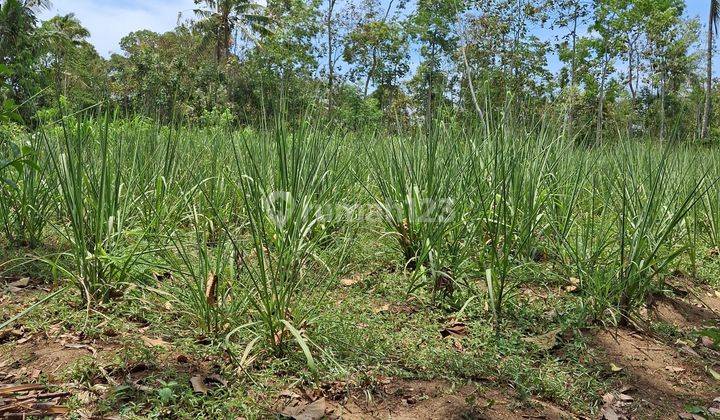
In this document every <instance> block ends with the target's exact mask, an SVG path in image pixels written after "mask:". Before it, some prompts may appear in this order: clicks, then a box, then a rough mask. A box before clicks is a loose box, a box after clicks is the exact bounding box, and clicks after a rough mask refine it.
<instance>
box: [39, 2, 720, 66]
mask: <svg viewBox="0 0 720 420" xmlns="http://www.w3.org/2000/svg"><path fill="white" fill-rule="evenodd" d="M383 1H385V0H383ZM439 1H442V0H439ZM262 2H263V3H264V0H262ZM52 3H53V8H52V9H51V10H49V11H44V12H43V13H42V14H41V15H40V18H41V19H43V20H44V19H48V18H50V17H52V16H54V15H56V14H66V13H75V15H76V16H77V17H78V18H79V19H80V21H81V22H82V24H83V25H84V26H85V27H86V28H88V30H89V31H90V41H91V42H92V43H93V44H94V45H95V48H96V49H97V51H98V53H100V54H101V55H103V56H105V57H108V56H109V55H110V53H111V52H120V45H119V43H120V39H121V38H122V37H124V36H125V35H127V34H128V33H130V32H132V31H136V30H138V29H150V30H153V31H156V32H164V31H168V30H171V29H173V28H174V27H175V26H176V24H177V22H178V19H179V18H188V17H191V16H192V15H193V9H194V8H195V4H194V1H193V0H52ZM685 4H686V6H687V9H686V15H687V16H689V17H700V21H701V22H702V23H703V25H704V24H705V22H706V20H707V18H706V16H707V12H708V9H709V4H710V0H686V2H685ZM703 38H704V36H703ZM549 62H550V67H551V70H556V68H554V67H557V65H558V64H557V60H556V59H553V58H552V57H550V59H549ZM715 67H716V70H720V66H718V65H716V66H715ZM719 72H720V71H719Z"/></svg>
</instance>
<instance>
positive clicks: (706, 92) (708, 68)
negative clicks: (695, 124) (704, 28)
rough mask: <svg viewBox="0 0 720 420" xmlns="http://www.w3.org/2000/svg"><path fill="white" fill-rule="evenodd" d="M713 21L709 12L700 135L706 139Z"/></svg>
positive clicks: (709, 112) (710, 88) (710, 93)
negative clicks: (703, 106) (703, 103)
mask: <svg viewBox="0 0 720 420" xmlns="http://www.w3.org/2000/svg"><path fill="white" fill-rule="evenodd" d="M713 23H714V16H713V14H712V12H711V13H710V19H709V20H708V42H707V75H706V80H705V110H704V111H703V120H702V132H701V134H700V137H701V138H702V139H703V140H706V139H707V136H708V132H709V129H710V114H711V112H712V59H713V35H714V31H713Z"/></svg>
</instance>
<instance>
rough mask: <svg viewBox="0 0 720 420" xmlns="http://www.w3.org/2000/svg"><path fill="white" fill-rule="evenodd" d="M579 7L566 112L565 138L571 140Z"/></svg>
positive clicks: (575, 17) (575, 14)
mask: <svg viewBox="0 0 720 420" xmlns="http://www.w3.org/2000/svg"><path fill="white" fill-rule="evenodd" d="M579 13H580V11H579V10H578V5H577V4H576V5H575V13H574V14H573V29H572V62H571V65H570V97H569V98H568V100H569V103H568V105H567V109H566V110H565V129H564V132H565V137H566V138H571V137H572V136H573V124H574V118H575V115H574V112H573V102H574V100H575V74H576V71H577V59H576V55H577V25H578V14H579Z"/></svg>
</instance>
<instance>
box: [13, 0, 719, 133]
mask: <svg viewBox="0 0 720 420" xmlns="http://www.w3.org/2000/svg"><path fill="white" fill-rule="evenodd" d="M1 3H2V4H1V6H0V77H1V79H0V81H1V83H0V101H2V104H3V107H2V118H3V119H4V121H5V122H7V121H14V123H15V127H16V129H19V128H18V127H21V126H25V127H35V126H37V125H39V124H42V123H43V122H48V121H53V120H56V119H57V118H59V116H60V115H61V114H68V113H72V112H78V111H83V112H88V113H93V112H98V110H100V109H105V110H107V109H110V110H113V111H114V112H118V113H119V115H120V116H144V117H148V118H152V119H155V120H158V121H161V122H163V123H167V122H173V121H175V122H177V121H180V122H183V123H191V124H216V123H225V124H258V123H260V122H261V121H263V119H266V118H267V117H270V116H273V115H277V114H278V113H279V112H281V111H282V112H285V113H286V114H287V116H288V117H289V118H291V119H292V118H295V117H300V116H303V115H306V114H307V113H309V112H310V113H313V115H321V116H323V117H327V118H329V119H332V120H334V121H336V122H337V123H338V124H342V125H343V126H344V127H347V128H348V129H353V128H358V127H368V126H371V127H379V128H382V129H383V130H387V131H390V132H395V131H402V130H406V129H408V128H411V127H428V128H429V127H431V126H432V124H433V123H432V122H433V121H438V120H441V119H442V120H444V121H448V120H452V121H457V122H460V123H463V124H472V123H476V122H477V121H479V120H485V119H486V118H489V117H488V115H489V114H490V115H493V114H497V113H503V114H512V115H513V116H514V117H515V118H516V119H518V120H519V121H521V122H525V123H527V124H528V126H530V125H533V124H535V123H537V122H538V121H542V120H551V121H553V122H554V123H555V124H556V126H561V127H562V128H563V131H564V132H565V133H567V134H569V135H571V136H573V137H575V138H577V139H582V140H583V141H587V142H592V143H598V142H603V141H608V140H610V139H612V138H615V137H617V136H618V134H619V133H622V134H623V135H626V134H629V135H631V136H634V137H652V138H659V139H681V140H698V139H704V140H706V141H712V140H713V139H720V124H717V123H715V122H716V121H718V119H719V118H718V116H719V115H718V109H719V108H720V107H718V106H713V103H715V104H717V102H718V101H719V100H720V91H719V90H718V88H717V84H716V83H713V80H712V78H713V68H712V56H713V51H714V49H715V47H716V45H715V43H714V42H713V38H715V37H716V32H717V24H718V13H719V12H718V9H719V6H718V1H717V0H709V1H708V2H707V20H706V21H703V22H701V21H699V20H698V19H695V18H688V17H686V14H685V13H684V11H685V10H684V9H685V7H686V4H685V2H684V1H682V0H596V1H582V0H484V1H473V0H443V1H428V0H307V1H306V0H268V1H267V3H266V4H265V5H263V6H261V5H259V4H256V3H253V2H252V1H251V0H196V9H195V10H193V11H191V12H188V13H185V14H184V15H180V16H179V17H178V25H177V27H176V28H175V29H174V30H173V31H170V32H166V33H162V34H160V33H156V32H152V31H150V30H141V31H136V32H132V33H130V34H128V35H127V36H125V37H124V38H123V39H122V41H121V49H122V52H121V53H118V54H112V55H111V56H110V57H109V58H107V59H106V58H103V57H102V56H101V55H99V54H98V52H97V51H96V50H95V48H94V47H93V45H92V44H91V43H90V42H89V35H90V34H89V32H88V30H87V29H86V28H84V27H83V24H82V22H80V21H79V20H78V19H77V18H76V17H75V15H73V14H67V15H60V16H55V17H53V18H51V19H49V20H46V21H42V22H41V21H40V20H39V18H38V14H39V13H40V12H41V11H43V10H47V9H48V8H49V7H50V4H49V2H48V1H45V0H4V1H2V2H1ZM540 33H552V34H553V35H552V36H547V37H543V38H541V37H539V36H538V34H540ZM550 60H554V61H555V60H559V62H560V64H559V65H557V63H555V64H554V65H552V66H551V65H549V61H550ZM551 67H555V68H557V71H551V70H550V68H551ZM7 126H8V125H7V124H6V127H7ZM6 129H7V128H6Z"/></svg>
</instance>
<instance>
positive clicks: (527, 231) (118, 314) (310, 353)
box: [0, 119, 720, 417]
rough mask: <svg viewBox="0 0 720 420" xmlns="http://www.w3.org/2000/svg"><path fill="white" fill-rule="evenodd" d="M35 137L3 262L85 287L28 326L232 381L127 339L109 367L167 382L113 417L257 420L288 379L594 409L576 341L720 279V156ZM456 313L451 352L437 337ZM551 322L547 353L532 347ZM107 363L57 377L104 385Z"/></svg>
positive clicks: (134, 396)
mask: <svg viewBox="0 0 720 420" xmlns="http://www.w3.org/2000/svg"><path fill="white" fill-rule="evenodd" d="M38 135H39V136H41V138H42V139H43V141H42V142H35V143H32V145H33V147H34V148H35V149H36V150H35V154H33V156H35V157H36V158H35V159H36V162H39V164H36V165H30V166H26V167H19V169H20V171H19V172H17V171H16V172H13V174H14V175H13V177H14V179H15V181H14V182H12V184H13V185H11V183H7V184H5V185H4V186H3V191H2V193H3V197H8V198H7V199H6V200H5V201H4V202H3V206H2V208H3V212H2V213H0V220H1V221H2V222H3V226H5V229H4V232H3V233H4V237H3V243H2V244H0V245H2V246H3V247H4V248H3V249H4V250H5V249H6V250H7V253H5V254H3V257H2V258H1V259H0V264H2V265H0V270H2V271H3V272H4V273H5V275H13V276H15V275H19V274H22V273H30V274H31V275H32V276H33V277H35V276H38V277H45V278H46V279H47V280H51V279H50V278H47V277H54V278H53V279H52V280H54V281H55V282H56V283H57V285H58V286H65V285H68V284H72V285H75V286H77V288H76V289H72V288H68V289H67V290H66V291H65V292H63V293H61V294H60V295H59V296H58V297H57V298H56V299H55V300H54V301H53V302H51V303H48V304H46V306H45V307H43V309H42V312H40V311H35V312H31V313H30V314H29V315H27V316H26V317H25V318H24V319H23V320H22V322H23V324H24V325H25V326H26V327H27V328H29V329H30V330H31V331H33V332H41V331H42V332H46V333H47V332H49V331H50V329H51V328H53V327H54V326H56V325H59V326H60V329H61V331H63V332H73V333H78V332H82V334H84V336H86V337H90V338H94V339H97V340H100V341H102V340H105V339H106V338H107V332H108V331H113V332H114V333H116V335H117V336H120V337H122V336H124V335H127V334H133V331H136V330H137V329H138V328H143V334H145V335H147V336H153V337H163V338H164V339H166V340H167V341H169V342H171V343H172V346H173V349H174V350H173V351H174V352H176V353H182V354H183V355H184V356H187V357H188V358H190V359H192V360H195V361H198V366H193V369H199V368H201V367H202V369H204V370H211V371H215V372H218V373H221V374H223V375H225V376H226V377H233V378H236V381H234V382H233V383H231V384H230V385H228V387H227V388H226V389H223V390H221V391H218V392H217V393H215V394H213V395H210V396H208V397H199V396H197V395H194V394H193V393H192V391H191V390H189V389H188V375H189V374H190V372H188V369H187V367H185V368H183V367H182V366H177V363H173V362H172V361H171V362H168V361H167V360H163V359H162V358H163V357H166V356H167V354H163V350H159V349H147V348H145V347H143V346H142V344H129V343H124V344H123V349H122V350H119V351H120V353H118V356H117V357H118V358H119V359H117V360H114V361H104V362H102V363H105V365H104V366H102V367H103V368H104V369H105V370H107V369H109V368H110V369H116V370H115V371H116V372H125V370H127V369H129V366H130V365H131V364H133V363H144V364H145V365H147V366H148V372H147V376H146V377H144V378H143V384H146V385H148V386H151V387H152V389H153V391H152V392H149V393H142V392H138V390H137V389H136V388H132V387H130V388H127V387H125V388H121V389H115V390H113V392H112V393H111V394H110V397H109V398H108V399H107V400H106V401H104V402H103V403H102V407H101V411H102V412H104V413H117V412H119V413H122V414H123V415H124V416H128V417H132V416H138V417H142V416H146V415H155V416H161V415H173V416H183V415H190V413H192V414H196V415H199V414H204V415H212V414H213V413H217V412H223V410H227V411H228V412H233V413H237V414H238V415H241V414H244V415H249V416H262V415H263V414H267V412H266V411H264V410H267V407H268V404H271V402H270V401H267V400H265V399H263V398H262V397H261V396H262V395H266V394H268V393H273V392H275V393H277V392H279V391H281V390H282V389H284V388H285V387H288V386H293V385H294V384H298V383H302V384H307V385H309V386H310V385H312V384H320V383H323V382H326V381H331V380H343V381H348V382H353V383H372V381H373V380H376V378H377V377H378V376H382V375H388V376H395V377H407V378H422V379H438V378H441V379H447V380H450V381H452V382H458V383H462V382H464V381H477V382H481V383H496V384H502V385H512V387H513V388H514V389H515V391H516V392H517V393H518V395H519V396H520V397H521V399H522V400H523V401H525V402H527V401H529V400H530V399H531V398H534V397H538V396H539V397H541V398H543V399H546V400H549V401H553V402H555V403H557V404H558V405H560V406H562V407H566V408H569V409H571V410H573V411H575V412H578V413H588V412H593V411H594V410H596V409H597V407H598V405H599V404H600V402H599V400H598V397H599V396H600V395H602V394H601V393H600V392H601V390H602V389H605V387H606V386H607V378H606V377H605V376H604V375H603V372H602V369H603V368H602V367H600V366H598V365H597V364H593V363H588V362H586V360H590V359H592V350H591V349H590V346H589V345H588V343H587V341H586V339H585V338H584V335H583V333H582V331H585V330H587V329H592V328H595V327H598V326H602V325H613V324H617V323H620V322H623V320H628V319H632V318H633V317H635V316H637V314H638V313H639V312H640V311H641V310H642V309H643V308H644V307H645V303H646V301H647V299H648V297H649V296H650V295H651V294H653V293H657V292H659V291H661V290H663V288H664V280H663V279H664V278H665V277H666V276H667V275H668V273H670V272H671V271H672V270H674V269H675V268H678V267H679V268H683V269H686V270H687V269H688V268H689V269H690V270H692V271H693V272H696V273H697V275H698V276H699V277H700V278H705V279H710V282H711V283H712V281H715V282H716V281H717V280H716V278H717V276H715V274H716V273H718V272H719V270H720V267H718V263H717V261H716V260H714V259H711V258H708V257H706V256H707V251H708V249H709V248H712V247H716V246H718V239H717V238H718V234H717V232H718V230H719V229H718V220H720V215H718V214H717V213H718V208H720V206H718V203H717V201H718V197H720V188H719V187H718V184H717V182H716V180H717V178H718V175H720V174H718V173H717V168H718V166H717V162H720V150H718V149H704V148H696V147H693V146H682V145H665V144H657V143H653V142H640V141H633V140H630V139H628V140H625V141H623V142H620V143H618V144H607V145H604V146H603V147H600V148H595V149H587V148H584V147H580V146H576V145H575V144H574V143H573V142H572V141H568V140H566V139H563V138H562V136H559V135H557V134H555V133H554V132H553V130H552V129H551V128H549V127H543V128H541V129H540V130H537V131H534V132H531V133H530V132H526V131H523V130H519V129H517V128H513V127H512V126H511V125H509V124H508V123H507V122H505V123H502V124H498V125H497V127H493V126H492V124H490V123H489V122H488V124H487V125H486V127H484V128H477V129H470V128H458V127H443V126H440V127H438V128H437V129H436V131H435V132H433V133H432V134H430V135H426V134H423V133H416V134H410V135H407V136H397V137H386V136H384V135H378V134H374V135H369V134H362V135H361V134H357V133H356V134H343V133H339V132H336V131H333V130H332V129H330V128H328V127H320V126H314V125H312V124H307V125H305V126H303V127H301V128H294V129H291V128H289V127H288V126H287V125H286V124H284V123H283V122H282V121H278V122H277V123H276V125H275V126H274V127H272V128H268V129H266V130H262V131H258V132H255V131H250V130H243V131H238V132H233V131H229V130H227V129H215V128H208V129H197V128H182V129H169V128H166V127H157V126H153V125H151V124H148V123H147V122H143V121H123V120H118V121H111V120H109V119H98V120H90V119H89V120H86V121H77V120H72V119H68V120H67V122H66V123H65V124H63V125H61V126H49V127H44V128H43V129H42V131H41V132H39V134H38ZM12 156H15V155H14V154H12V153H11V154H9V155H8V156H7V157H6V158H4V159H5V160H4V161H9V160H8V159H10V158H12ZM37 186H40V188H35V187H37ZM48 197H53V199H54V200H57V202H58V203H59V205H58V206H52V205H50V204H49V202H50V201H51V200H49V198H48ZM339 209H341V210H343V211H345V213H343V211H339ZM347 209H355V210H356V212H355V213H353V214H351V215H350V216H355V217H349V215H348V213H347ZM359 214H362V217H357V216H358V215H359ZM23 218H25V219H28V220H29V222H27V223H25V222H23V223H20V222H19V221H20V220H21V219H23ZM25 226H29V227H28V229H30V230H29V231H25V232H26V233H22V232H23V231H22V229H21V228H20V227H23V228H24V227H25ZM19 237H20V238H28V239H27V240H21V241H18V239H17V238H19ZM28 241H31V242H32V243H33V245H36V248H35V249H32V250H28V251H27V252H25V251H23V250H21V248H19V246H20V245H22V244H26V242H28ZM570 278H576V279H577V281H576V283H577V284H575V286H576V287H577V290H575V291H574V292H573V293H566V292H563V288H565V287H566V286H567V285H568V282H569V281H570ZM713 278H714V279H715V280H712V279H713ZM341 279H345V280H348V279H350V280H351V281H350V282H349V283H347V282H346V283H345V284H344V285H343V283H342V282H341ZM713 285H714V286H717V283H713ZM534 291H541V292H542V293H544V294H546V295H547V297H546V298H545V299H543V300H538V299H535V300H533V299H531V297H530V296H532V293H533V292H534ZM15 309H17V311H16V310H14V309H10V310H8V311H7V312H6V311H5V310H3V312H2V315H3V317H4V318H5V319H7V318H9V317H10V316H11V313H12V314H14V313H16V312H18V311H19V310H20V309H21V307H18V308H15ZM458 321H461V322H463V323H465V325H466V326H467V331H468V333H467V335H466V336H464V337H462V338H461V339H460V340H459V341H460V344H453V341H452V340H450V339H443V338H442V336H441V334H440V331H441V330H443V329H444V328H446V327H447V326H448V325H449V324H450V323H452V322H458ZM138 325H141V326H142V327H138ZM553 331H557V332H558V337H560V338H558V343H557V346H556V347H554V348H553V349H543V348H542V347H541V346H537V345H536V344H533V343H532V341H527V340H526V339H527V338H528V337H537V336H541V335H544V334H547V333H550V332H553ZM655 333H656V334H659V335H662V336H665V337H668V339H670V338H677V336H678V334H679V333H678V332H677V331H673V330H672V329H671V328H669V327H668V326H662V325H659V326H656V331H655ZM458 346H460V347H461V348H458ZM115 350H117V349H114V350H113V351H115ZM581 360H583V361H582V362H581ZM97 363H101V362H99V361H97V360H93V361H89V360H82V361H79V362H78V363H77V364H76V365H74V366H73V367H72V368H70V369H68V371H67V372H66V374H67V375H68V376H67V377H68V378H70V379H73V380H76V381H79V382H83V383H86V382H92V380H93V378H97V377H98V376H102V375H99V374H98V371H99V369H98V366H96V364H97ZM272 378H275V379H272ZM148 406H150V407H152V408H150V409H148ZM148 410H149V411H148Z"/></svg>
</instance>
